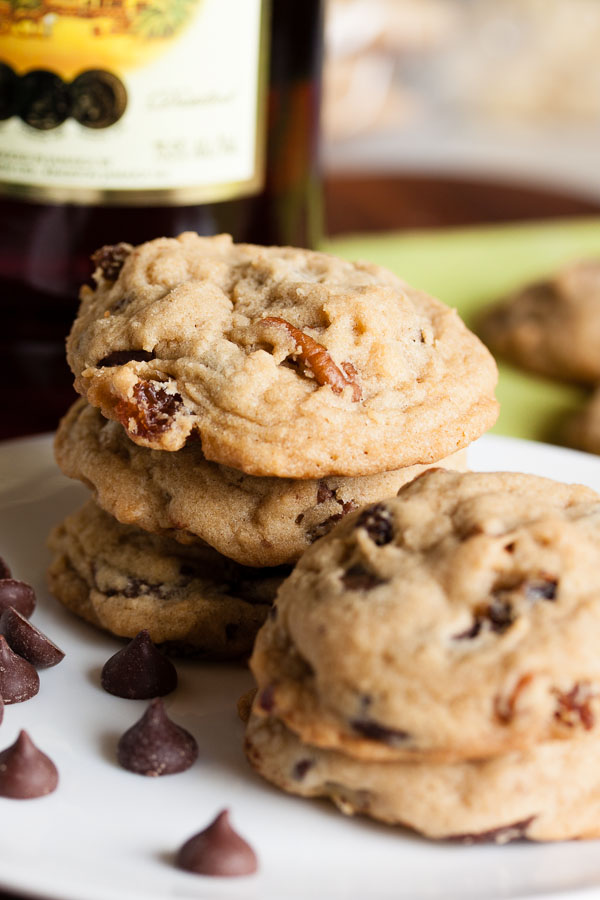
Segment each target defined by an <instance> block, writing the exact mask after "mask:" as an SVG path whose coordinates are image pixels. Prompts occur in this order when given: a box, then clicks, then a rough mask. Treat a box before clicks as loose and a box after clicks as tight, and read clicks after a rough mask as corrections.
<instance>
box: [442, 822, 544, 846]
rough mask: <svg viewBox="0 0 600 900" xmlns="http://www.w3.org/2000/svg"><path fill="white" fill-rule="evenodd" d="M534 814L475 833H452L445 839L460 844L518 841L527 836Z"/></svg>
mask: <svg viewBox="0 0 600 900" xmlns="http://www.w3.org/2000/svg"><path fill="white" fill-rule="evenodd" d="M535 818H536V817H535V816H529V818H528V819H522V820H521V821H520V822H513V823H512V824H511V825H501V826H500V828H492V829H490V830H489V831H481V832H479V833H476V834H453V835H450V836H449V837H448V838H446V840H448V841H453V842H456V843H460V844H485V843H489V842H490V841H493V842H495V843H496V844H508V843H510V841H519V840H522V839H523V838H526V837H527V829H528V828H529V826H530V825H531V823H532V822H533V821H534V819H535Z"/></svg>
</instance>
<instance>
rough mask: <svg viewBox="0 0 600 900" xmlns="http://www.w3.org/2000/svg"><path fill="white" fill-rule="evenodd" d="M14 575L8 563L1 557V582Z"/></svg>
mask: <svg viewBox="0 0 600 900" xmlns="http://www.w3.org/2000/svg"><path fill="white" fill-rule="evenodd" d="M11 576H12V573H11V571H10V569H9V567H8V565H7V563H6V561H5V560H3V559H2V557H1V556H0V580H4V579H5V578H10V577H11Z"/></svg>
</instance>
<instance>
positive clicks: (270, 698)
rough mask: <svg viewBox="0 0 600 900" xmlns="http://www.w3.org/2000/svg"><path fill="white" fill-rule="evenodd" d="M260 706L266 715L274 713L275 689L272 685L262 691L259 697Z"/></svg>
mask: <svg viewBox="0 0 600 900" xmlns="http://www.w3.org/2000/svg"><path fill="white" fill-rule="evenodd" d="M258 705H259V706H260V708H261V709H263V710H264V711H265V712H266V713H270V712H273V710H274V709H275V688H274V687H273V685H272V684H269V685H267V687H266V688H263V689H262V691H261V692H260V694H259V695H258Z"/></svg>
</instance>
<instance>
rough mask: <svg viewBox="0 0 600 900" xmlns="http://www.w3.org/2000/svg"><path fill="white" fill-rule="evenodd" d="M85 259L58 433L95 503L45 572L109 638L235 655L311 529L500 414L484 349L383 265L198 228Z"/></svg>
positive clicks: (65, 533)
mask: <svg viewBox="0 0 600 900" xmlns="http://www.w3.org/2000/svg"><path fill="white" fill-rule="evenodd" d="M95 262H96V265H97V268H96V272H95V275H94V280H95V285H96V286H95V288H93V289H92V288H91V287H85V288H83V290H82V303H81V308H80V311H79V315H78V318H77V320H76V321H75V323H74V326H73V329H72V332H71V335H70V337H69V340H68V345H67V349H68V359H69V363H70V365H71V368H72V370H73V373H74V375H75V386H76V388H77V390H78V391H79V393H80V394H81V395H82V397H83V398H85V399H81V400H79V401H78V402H77V403H76V404H75V405H74V407H73V408H72V409H71V410H70V412H69V413H68V414H67V416H66V417H65V419H64V420H63V421H62V423H61V425H60V428H59V431H58V435H57V439H56V456H57V460H58V463H59V465H60V467H61V468H62V470H63V471H64V472H65V473H66V474H67V475H69V476H71V477H74V478H79V479H80V480H82V481H83V482H84V483H86V484H87V485H88V486H89V487H90V488H91V489H92V491H93V492H94V498H95V499H94V501H90V503H89V504H88V505H87V506H86V507H85V508H84V509H83V510H82V511H80V512H79V513H76V514H75V515H74V516H72V517H70V518H69V519H67V521H66V522H65V523H63V524H62V525H61V526H59V527H58V528H57V529H56V530H55V532H54V533H53V535H52V537H51V548H52V550H53V552H54V555H55V558H54V561H53V563H52V566H51V569H50V585H51V589H52V591H53V592H54V593H55V595H56V596H57V597H58V598H59V600H61V601H62V602H63V603H65V604H66V605H67V606H68V607H69V608H70V609H72V610H73V611H75V612H76V613H78V614H80V615H82V616H83V617H84V618H86V619H88V620H89V621H91V622H93V623H95V624H97V625H100V626H102V627H103V628H105V629H108V630H109V631H112V632H114V633H115V634H118V635H121V636H131V635H133V634H135V633H137V631H139V630H140V629H141V628H147V629H148V630H149V631H150V634H151V636H152V639H153V640H154V641H155V642H157V643H168V644H170V645H171V646H172V647H173V648H176V649H178V650H186V649H187V650H191V651H193V652H195V653H199V654H203V655H205V656H223V657H226V656H234V655H240V654H243V653H246V652H247V651H248V650H249V649H250V647H251V644H252V640H253V638H254V634H255V632H256V630H257V628H258V625H259V624H260V622H262V621H263V620H264V618H265V616H266V613H267V611H268V608H269V604H270V602H271V600H272V598H273V596H274V590H275V588H276V586H277V584H278V583H279V581H280V580H281V579H282V577H284V576H285V575H287V574H288V572H289V567H290V566H292V565H293V564H294V563H295V562H296V560H297V559H298V558H299V557H300V556H301V555H302V553H303V552H304V551H305V550H306V549H307V548H308V547H309V546H310V545H311V544H312V543H313V542H314V541H316V540H317V539H318V538H320V537H321V536H322V535H324V534H325V533H326V532H327V531H328V530H329V529H330V528H332V527H333V525H335V524H336V523H337V522H338V521H339V520H341V519H342V518H343V517H344V516H345V515H346V514H348V513H349V512H351V511H352V510H354V509H355V508H357V507H358V506H361V505H363V504H365V503H369V502H372V501H375V500H379V499H381V498H382V497H387V496H390V495H393V494H395V493H396V492H397V491H398V489H399V488H400V487H401V486H402V485H403V484H404V483H406V482H407V481H410V480H411V479H412V478H414V477H415V475H417V474H419V473H420V472H421V471H422V470H423V468H424V467H427V466H431V465H440V464H441V465H449V466H453V465H454V466H464V458H463V457H464V448H466V447H467V445H468V444H469V443H470V442H471V441H472V440H473V439H474V438H476V437H478V436H479V435H480V434H481V433H482V432H483V431H485V430H486V429H487V428H488V427H490V425H491V424H493V422H494V420H495V417H496V415H497V404H496V401H495V399H494V394H493V391H494V387H495V383H496V368H495V364H494V362H493V360H492V358H491V356H490V354H489V353H488V351H487V350H486V349H485V348H484V347H483V345H482V344H481V343H480V342H479V340H478V339H477V338H476V337H475V336H474V335H473V334H471V332H469V331H468V330H467V328H466V327H465V326H464V325H463V323H462V322H461V321H460V319H459V318H458V317H457V315H456V314H455V312H453V311H451V310H449V309H447V308H446V307H444V306H443V305H442V304H441V303H439V302H438V301H436V300H434V299H432V298H431V297H428V296H427V295H425V294H422V293H419V292H417V291H414V290H412V289H411V288H409V287H408V286H407V285H406V284H404V283H403V282H401V281H400V280H399V279H398V278H396V277H395V276H394V275H392V274H391V273H390V272H387V271H386V270H384V269H381V268H378V267H376V266H372V265H368V264H365V263H354V264H353V263H349V262H345V261H343V260H339V259H336V258H334V257H331V256H327V255H326V254H322V253H316V252H310V251H306V250H297V249H294V248H278V247H268V248H265V247H258V246H252V245H243V244H242V245H235V244H233V243H232V241H231V239H230V238H229V237H228V236H226V235H221V236H218V237H214V238H202V237H199V236H198V235H196V234H191V233H186V234H183V235H181V236H180V237H178V238H177V239H167V238H161V239H158V240H155V241H151V242H149V243H147V244H143V245H141V246H139V247H136V248H133V247H131V246H129V245H126V244H118V245H116V246H114V247H105V248H103V249H102V250H101V251H99V252H98V253H97V254H96V256H95Z"/></svg>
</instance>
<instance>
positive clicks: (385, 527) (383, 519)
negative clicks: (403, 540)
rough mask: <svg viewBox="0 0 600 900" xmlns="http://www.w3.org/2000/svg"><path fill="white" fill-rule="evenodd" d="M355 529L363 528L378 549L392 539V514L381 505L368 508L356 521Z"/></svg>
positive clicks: (377, 504)
mask: <svg viewBox="0 0 600 900" xmlns="http://www.w3.org/2000/svg"><path fill="white" fill-rule="evenodd" d="M356 527H357V528H364V529H365V530H366V532H367V534H368V535H369V537H370V538H371V540H372V541H373V543H374V544H376V545H377V546H378V547H383V546H384V545H385V544H389V543H390V541H392V540H393V538H394V526H393V523H392V514H391V512H390V511H389V509H388V508H387V506H385V504H383V503H376V504H374V505H373V506H368V507H367V508H366V509H365V510H364V511H363V512H362V513H361V514H360V516H359V517H358V519H357V520H356Z"/></svg>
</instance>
